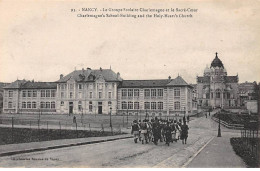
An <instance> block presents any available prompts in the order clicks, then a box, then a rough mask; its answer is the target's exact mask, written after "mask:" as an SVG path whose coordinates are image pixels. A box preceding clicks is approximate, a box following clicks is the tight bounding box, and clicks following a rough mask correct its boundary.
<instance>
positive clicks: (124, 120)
mask: <svg viewBox="0 0 260 171" xmlns="http://www.w3.org/2000/svg"><path fill="white" fill-rule="evenodd" d="M123 127H125V116H124V115H123Z"/></svg>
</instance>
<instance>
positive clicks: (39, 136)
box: [38, 119, 41, 141]
mask: <svg viewBox="0 0 260 171" xmlns="http://www.w3.org/2000/svg"><path fill="white" fill-rule="evenodd" d="M38 138H39V141H41V135H40V119H38Z"/></svg>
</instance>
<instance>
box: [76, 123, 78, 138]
mask: <svg viewBox="0 0 260 171" xmlns="http://www.w3.org/2000/svg"><path fill="white" fill-rule="evenodd" d="M76 134H77V138H78V128H77V122H76Z"/></svg>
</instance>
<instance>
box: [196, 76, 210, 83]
mask: <svg viewBox="0 0 260 171" xmlns="http://www.w3.org/2000/svg"><path fill="white" fill-rule="evenodd" d="M197 83H210V77H209V76H204V77H197Z"/></svg>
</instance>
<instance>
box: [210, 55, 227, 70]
mask: <svg viewBox="0 0 260 171" xmlns="http://www.w3.org/2000/svg"><path fill="white" fill-rule="evenodd" d="M210 67H213V68H215V67H222V68H224V65H223V63H222V61H221V60H220V59H219V58H218V53H216V57H215V59H214V60H213V61H212V62H211V65H210Z"/></svg>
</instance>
